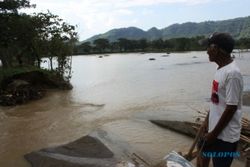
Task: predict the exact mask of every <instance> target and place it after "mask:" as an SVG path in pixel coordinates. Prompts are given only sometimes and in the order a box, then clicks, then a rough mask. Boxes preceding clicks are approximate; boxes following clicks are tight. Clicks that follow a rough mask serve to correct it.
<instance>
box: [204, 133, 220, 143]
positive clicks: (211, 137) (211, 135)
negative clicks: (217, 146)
mask: <svg viewBox="0 0 250 167" xmlns="http://www.w3.org/2000/svg"><path fill="white" fill-rule="evenodd" d="M216 138H217V136H216V135H215V134H214V133H213V132H210V133H207V134H205V135H204V139H205V141H206V142H207V143H213V142H215V140H216Z"/></svg>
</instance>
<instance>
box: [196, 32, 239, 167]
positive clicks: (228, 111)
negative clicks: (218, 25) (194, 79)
mask: <svg viewBox="0 0 250 167" xmlns="http://www.w3.org/2000/svg"><path fill="white" fill-rule="evenodd" d="M234 43H235V42H234V40H233V38H232V37H231V36H230V35H229V34H227V33H214V34H212V35H211V36H210V37H209V38H208V39H206V46H207V54H208V56H209V60H210V61H211V62H215V63H216V64H217V65H218V68H217V71H216V73H215V76H214V80H213V82H212V92H211V104H210V112H209V117H208V124H207V125H208V133H206V134H205V135H204V136H203V140H202V142H201V143H200V147H201V155H200V156H201V162H202V163H201V166H202V167H207V166H208V165H209V161H210V158H212V161H213V166H214V167H230V165H231V163H232V161H233V158H234V157H236V156H239V152H236V149H237V143H238V141H239V139H240V133H241V118H242V111H241V103H242V92H243V79H242V75H241V73H240V70H239V68H238V67H237V65H236V63H235V61H234V60H233V59H232V58H231V52H232V50H233V49H234ZM203 44H204V41H203Z"/></svg>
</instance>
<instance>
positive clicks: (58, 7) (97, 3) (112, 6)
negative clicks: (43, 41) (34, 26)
mask: <svg viewBox="0 0 250 167" xmlns="http://www.w3.org/2000/svg"><path fill="white" fill-rule="evenodd" d="M210 1H211V0H53V1H52V0H31V3H34V4H37V8H36V9H35V11H37V12H40V11H47V9H49V10H50V11H51V12H52V13H53V14H57V15H59V16H60V17H61V18H62V19H64V20H66V21H67V22H69V23H70V24H72V25H76V24H78V25H79V28H78V31H79V33H80V34H79V35H80V39H81V40H82V39H85V38H87V37H90V36H92V35H94V34H98V33H103V32H105V31H107V30H110V29H112V28H119V27H126V26H131V25H133V26H135V24H136V23H138V19H137V18H136V17H132V16H133V15H135V13H134V11H133V9H132V8H135V7H144V8H146V7H151V6H153V5H159V4H173V3H181V4H185V5H197V4H201V3H207V2H210ZM32 11H34V10H32ZM147 12H148V14H149V13H150V12H152V11H150V10H148V11H147V9H144V10H142V14H144V15H146V14H147ZM129 16H130V19H129V18H128V17H129ZM131 18H132V19H131Z"/></svg>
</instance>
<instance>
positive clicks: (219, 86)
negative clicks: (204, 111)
mask: <svg viewBox="0 0 250 167" xmlns="http://www.w3.org/2000/svg"><path fill="white" fill-rule="evenodd" d="M242 92H243V79H242V75H241V73H240V70H239V68H238V67H237V65H236V63H235V62H234V61H233V62H231V63H230V64H228V65H226V66H224V67H222V68H220V69H218V70H217V71H216V73H215V76H214V80H213V83H212V92H211V104H210V113H209V132H211V131H212V130H213V129H214V128H215V126H216V125H217V123H218V121H219V120H220V118H221V116H222V114H223V112H224V111H225V108H226V105H236V106H237V111H236V112H235V114H234V115H233V118H232V119H231V120H230V122H229V123H228V125H227V126H226V127H225V128H224V129H223V130H222V132H221V133H220V134H219V135H218V137H217V138H218V139H221V140H223V141H226V142H231V143H233V142H236V141H238V140H239V139H240V133H241V118H242V111H241V106H242Z"/></svg>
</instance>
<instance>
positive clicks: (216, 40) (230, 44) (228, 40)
mask: <svg viewBox="0 0 250 167" xmlns="http://www.w3.org/2000/svg"><path fill="white" fill-rule="evenodd" d="M199 43H200V44H201V45H202V46H206V47H208V46H209V45H211V44H215V45H217V46H218V47H219V48H221V49H223V50H224V51H226V52H227V53H231V52H232V51H233V49H234V44H235V41H234V39H233V38H232V36H231V35H230V34H229V33H219V32H215V33H213V34H212V35H210V37H209V38H206V39H203V40H201V41H199Z"/></svg>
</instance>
